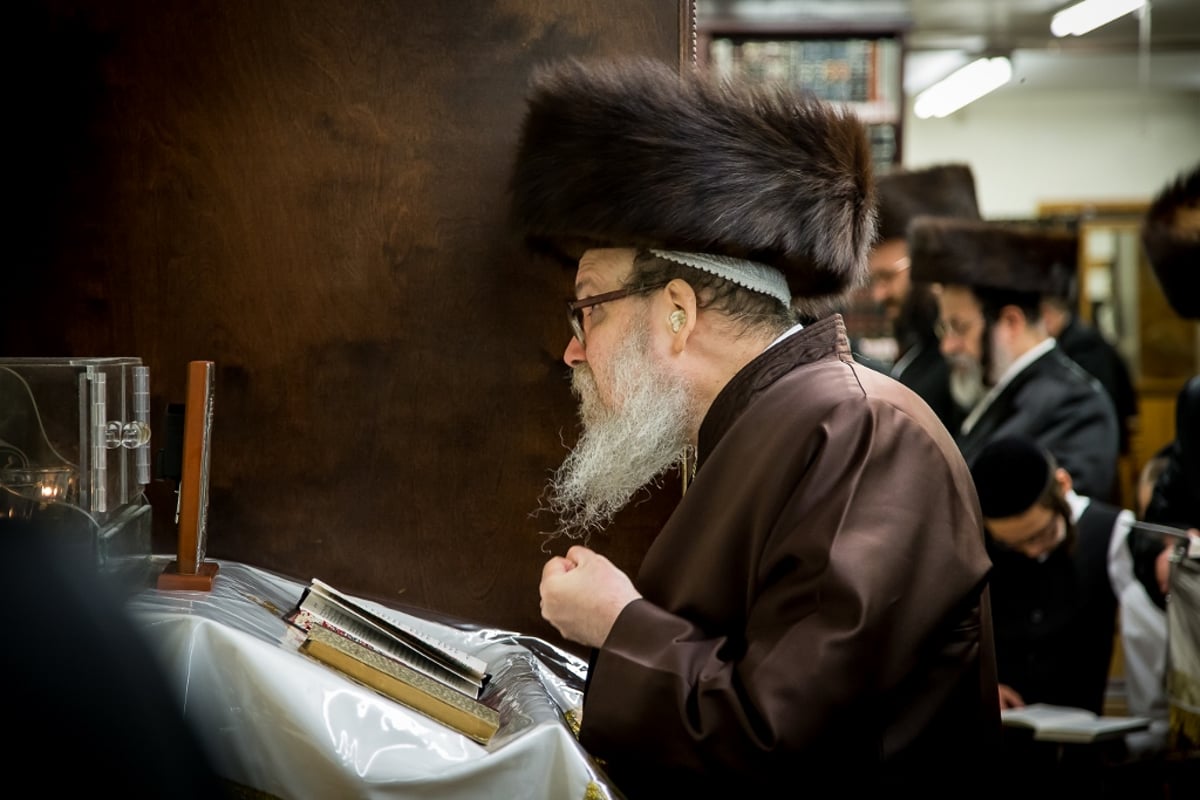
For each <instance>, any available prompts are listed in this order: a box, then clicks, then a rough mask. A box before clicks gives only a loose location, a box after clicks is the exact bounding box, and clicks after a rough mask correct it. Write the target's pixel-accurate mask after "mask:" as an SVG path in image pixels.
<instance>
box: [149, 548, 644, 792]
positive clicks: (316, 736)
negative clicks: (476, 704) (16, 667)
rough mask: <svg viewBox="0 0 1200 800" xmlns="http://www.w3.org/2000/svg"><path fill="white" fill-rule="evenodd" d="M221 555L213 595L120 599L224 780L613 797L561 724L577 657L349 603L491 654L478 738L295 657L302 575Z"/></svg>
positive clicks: (340, 788) (513, 637) (279, 788)
mask: <svg viewBox="0 0 1200 800" xmlns="http://www.w3.org/2000/svg"><path fill="white" fill-rule="evenodd" d="M164 563H165V561H164ZM218 564H219V565H220V569H219V571H218V573H217V575H216V579H215V581H214V584H213V589H212V591H211V592H192V591H160V590H157V589H147V590H145V591H142V592H140V593H138V594H135V595H133V596H132V597H131V598H130V599H129V601H128V608H129V611H130V614H131V616H132V618H133V619H134V621H135V623H136V624H137V625H138V626H139V627H140V628H142V629H144V631H145V632H146V634H147V636H148V639H149V641H150V644H151V646H152V647H153V648H154V649H155V650H156V651H157V652H158V653H159V654H160V656H161V659H162V662H163V665H164V668H165V669H166V670H167V674H168V677H169V679H170V680H171V682H172V685H173V686H174V687H176V688H177V690H178V691H179V693H180V697H181V701H182V705H183V709H184V714H185V716H186V718H187V719H188V720H189V722H191V724H193V725H194V726H195V727H196V728H197V729H198V730H199V731H200V732H201V734H202V736H203V737H204V740H205V742H206V744H207V745H208V747H209V749H210V751H211V753H212V756H213V760H214V762H215V763H214V766H215V768H216V770H217V772H218V773H220V774H221V775H222V776H223V777H225V778H227V779H228V780H231V781H233V782H235V783H238V784H241V785H244V786H248V787H251V788H253V789H257V790H259V791H262V792H266V793H269V794H271V795H274V796H276V797H279V798H284V799H285V800H303V798H330V797H338V798H345V797H360V798H398V797H404V798H429V799H430V800H434V799H436V800H450V798H479V797H503V798H518V797H519V798H530V799H531V800H532V799H535V798H547V800H550V799H551V798H553V800H560V799H561V798H580V800H585V798H586V800H604V799H605V798H620V797H621V795H620V793H619V791H618V790H617V789H616V788H615V787H613V786H612V785H611V784H610V783H609V782H608V779H607V778H606V777H605V776H604V775H603V773H602V771H601V770H600V769H599V767H598V766H597V765H596V763H595V762H594V761H593V760H592V759H591V757H590V756H589V755H588V754H587V753H586V751H584V750H583V748H582V747H581V746H580V745H579V743H578V740H577V739H576V737H575V735H574V734H573V733H572V731H571V728H570V727H569V724H568V719H569V718H570V715H572V714H575V713H578V709H579V707H580V706H581V705H582V687H583V682H584V678H585V676H586V670H587V666H586V664H585V663H584V662H583V661H581V660H580V659H578V658H577V657H575V656H573V655H571V654H569V653H566V652H565V651H563V650H561V649H559V648H557V647H554V646H553V645H550V644H549V643H547V642H545V641H543V640H540V639H536V638H533V637H528V636H523V635H520V634H517V633H514V632H511V631H503V630H497V629H489V628H482V627H470V626H467V625H457V624H456V625H450V624H445V623H442V622H437V621H433V620H430V619H427V618H423V617H418V616H414V615H413V614H406V613H404V612H402V611H399V610H397V609H394V608H391V607H385V606H380V605H379V604H377V603H373V602H372V601H370V600H366V599H364V598H356V599H359V600H360V601H361V602H362V603H364V604H365V605H367V606H368V607H370V606H377V607H379V608H382V609H386V610H387V613H388V614H390V615H391V616H398V617H400V618H401V619H402V620H403V621H405V622H408V623H409V624H411V625H412V626H413V627H416V628H418V629H421V630H424V631H426V632H428V633H430V634H433V635H435V636H438V637H440V638H442V639H443V640H444V641H446V642H448V643H449V644H452V645H454V646H457V647H459V648H460V649H462V650H466V651H467V652H469V653H471V654H473V655H476V656H478V657H479V658H482V659H484V660H485V661H486V662H487V663H488V669H489V672H490V673H491V676H492V677H491V679H490V680H489V682H488V685H487V686H486V687H485V690H484V694H483V696H482V699H483V700H484V702H486V703H487V704H488V705H491V706H492V707H493V708H495V709H496V710H497V711H498V712H499V713H500V729H499V730H498V731H497V732H496V734H495V736H493V738H492V740H491V742H489V743H488V744H487V745H486V746H484V745H480V744H478V743H476V742H474V741H472V740H470V739H469V738H467V737H466V736H463V735H462V734H459V733H457V732H455V731H454V730H452V729H451V728H448V727H446V726H444V725H441V724H440V723H438V722H435V721H434V720H432V719H430V718H429V717H426V716H424V715H423V714H421V713H419V712H417V711H414V710H411V709H409V708H408V707H406V706H404V705H402V704H400V703H397V702H394V701H392V700H390V699H388V698H386V697H384V696H383V695H380V694H378V693H376V692H374V691H372V690H371V689H368V688H366V687H364V686H362V685H361V684H358V683H356V682H354V681H353V680H351V679H349V678H347V677H345V676H344V675H342V674H341V673H340V672H338V671H336V670H334V669H331V668H330V667H327V666H325V665H323V664H320V663H318V662H316V661H314V660H312V659H310V658H308V657H307V656H304V655H302V654H301V653H299V652H298V651H297V645H298V642H299V637H296V636H295V633H294V630H295V629H293V628H292V627H291V626H290V625H288V624H287V623H286V622H284V621H283V618H282V617H283V614H285V613H286V612H287V611H289V610H290V609H291V608H293V607H294V606H295V605H296V603H297V602H298V601H299V599H300V595H301V593H302V592H303V590H304V585H303V584H300V583H297V582H295V581H292V580H290V579H287V578H283V577H280V576H277V575H274V574H272V573H270V572H268V571H265V570H262V569H258V568H255V567H252V566H248V565H245V564H240V563H237V562H230V561H218Z"/></svg>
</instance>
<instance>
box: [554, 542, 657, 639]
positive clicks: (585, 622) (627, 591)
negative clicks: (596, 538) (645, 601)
mask: <svg viewBox="0 0 1200 800" xmlns="http://www.w3.org/2000/svg"><path fill="white" fill-rule="evenodd" d="M538 589H539V591H540V592H541V595H542V617H543V618H544V619H545V620H546V621H547V622H549V623H550V624H551V625H553V626H554V627H555V629H556V630H557V631H558V632H559V633H561V634H562V635H563V637H564V638H567V639H570V640H571V641H574V642H579V643H580V644H583V645H587V646H589V647H599V646H600V645H602V644H604V640H605V639H607V638H608V632H609V631H610V630H612V626H613V623H614V622H616V621H617V616H618V615H619V614H620V613H621V610H622V609H623V608H625V606H627V605H629V603H631V602H632V601H634V600H637V599H638V598H639V597H641V595H640V594H639V593H638V591H637V589H635V588H633V582H632V581H630V580H629V576H628V575H626V574H625V573H624V572H621V570H619V569H617V568H616V567H614V566H613V564H612V562H611V561H609V560H608V559H607V558H605V557H604V556H602V555H600V554H599V553H597V552H595V551H593V550H589V549H588V548H586V547H581V546H580V545H575V546H574V547H572V548H571V549H570V550H568V551H567V555H566V556H565V557H563V556H555V557H554V558H552V559H550V560H549V561H547V562H546V566H544V567H542V583H541V585H540V586H539V587H538Z"/></svg>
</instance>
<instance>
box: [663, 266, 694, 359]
mask: <svg viewBox="0 0 1200 800" xmlns="http://www.w3.org/2000/svg"><path fill="white" fill-rule="evenodd" d="M666 289H667V291H666V298H667V303H668V305H669V308H670V310H669V311H668V312H667V318H666V324H667V330H669V331H670V332H671V335H672V337H674V343H673V345H672V347H673V349H674V350H675V352H679V351H681V350H682V349H683V346H684V344H685V343H686V342H687V338H688V336H690V335H691V333H692V330H693V329H694V328H695V327H696V314H697V312H698V310H699V307H698V303H697V298H696V291H695V290H694V289H693V288H692V286H691V284H689V283H688V282H687V281H685V280H681V279H679V278H676V279H675V280H673V281H671V282H670V283H668V284H667V286H666Z"/></svg>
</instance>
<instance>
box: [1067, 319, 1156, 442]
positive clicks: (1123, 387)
mask: <svg viewBox="0 0 1200 800" xmlns="http://www.w3.org/2000/svg"><path fill="white" fill-rule="evenodd" d="M1058 346H1059V347H1060V348H1062V351H1063V352H1064V353H1066V354H1067V355H1068V356H1069V357H1070V358H1071V360H1072V361H1074V362H1075V363H1076V364H1078V365H1079V366H1081V367H1083V368H1084V369H1085V370H1087V372H1088V373H1090V374H1091V375H1093V376H1094V377H1095V378H1096V380H1098V381H1100V385H1101V386H1103V387H1104V390H1105V391H1106V392H1108V396H1109V397H1111V398H1112V401H1113V406H1114V407H1115V408H1116V411H1117V423H1118V425H1119V432H1120V435H1121V452H1122V453H1127V452H1129V420H1130V418H1131V417H1136V416H1137V413H1138V407H1137V391H1136V390H1135V389H1134V387H1133V379H1132V378H1131V377H1130V375H1129V368H1128V367H1127V366H1126V365H1125V359H1124V358H1122V357H1121V353H1120V352H1119V351H1118V350H1117V348H1115V347H1113V345H1112V344H1111V343H1110V342H1109V341H1108V340H1107V339H1105V338H1104V336H1102V335H1101V333H1100V331H1098V330H1096V329H1095V328H1093V327H1092V326H1090V325H1088V324H1086V323H1083V322H1080V321H1079V320H1077V319H1075V318H1074V317H1072V318H1071V320H1070V321H1069V322H1068V323H1067V325H1066V327H1065V328H1063V330H1062V333H1060V334H1059V336H1058Z"/></svg>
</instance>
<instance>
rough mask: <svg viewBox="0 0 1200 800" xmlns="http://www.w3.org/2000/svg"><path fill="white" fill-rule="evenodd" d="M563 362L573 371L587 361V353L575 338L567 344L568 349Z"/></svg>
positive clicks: (564, 353)
mask: <svg viewBox="0 0 1200 800" xmlns="http://www.w3.org/2000/svg"><path fill="white" fill-rule="evenodd" d="M563 361H564V362H565V363H566V365H567V366H568V367H570V368H571V369H575V367H577V366H579V365H580V364H583V363H584V362H586V361H587V351H586V350H584V349H583V345H581V344H580V343H579V340H578V339H577V338H575V337H574V336H572V337H571V339H570V340H569V341H568V342H567V349H566V350H565V351H564V352H563Z"/></svg>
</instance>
